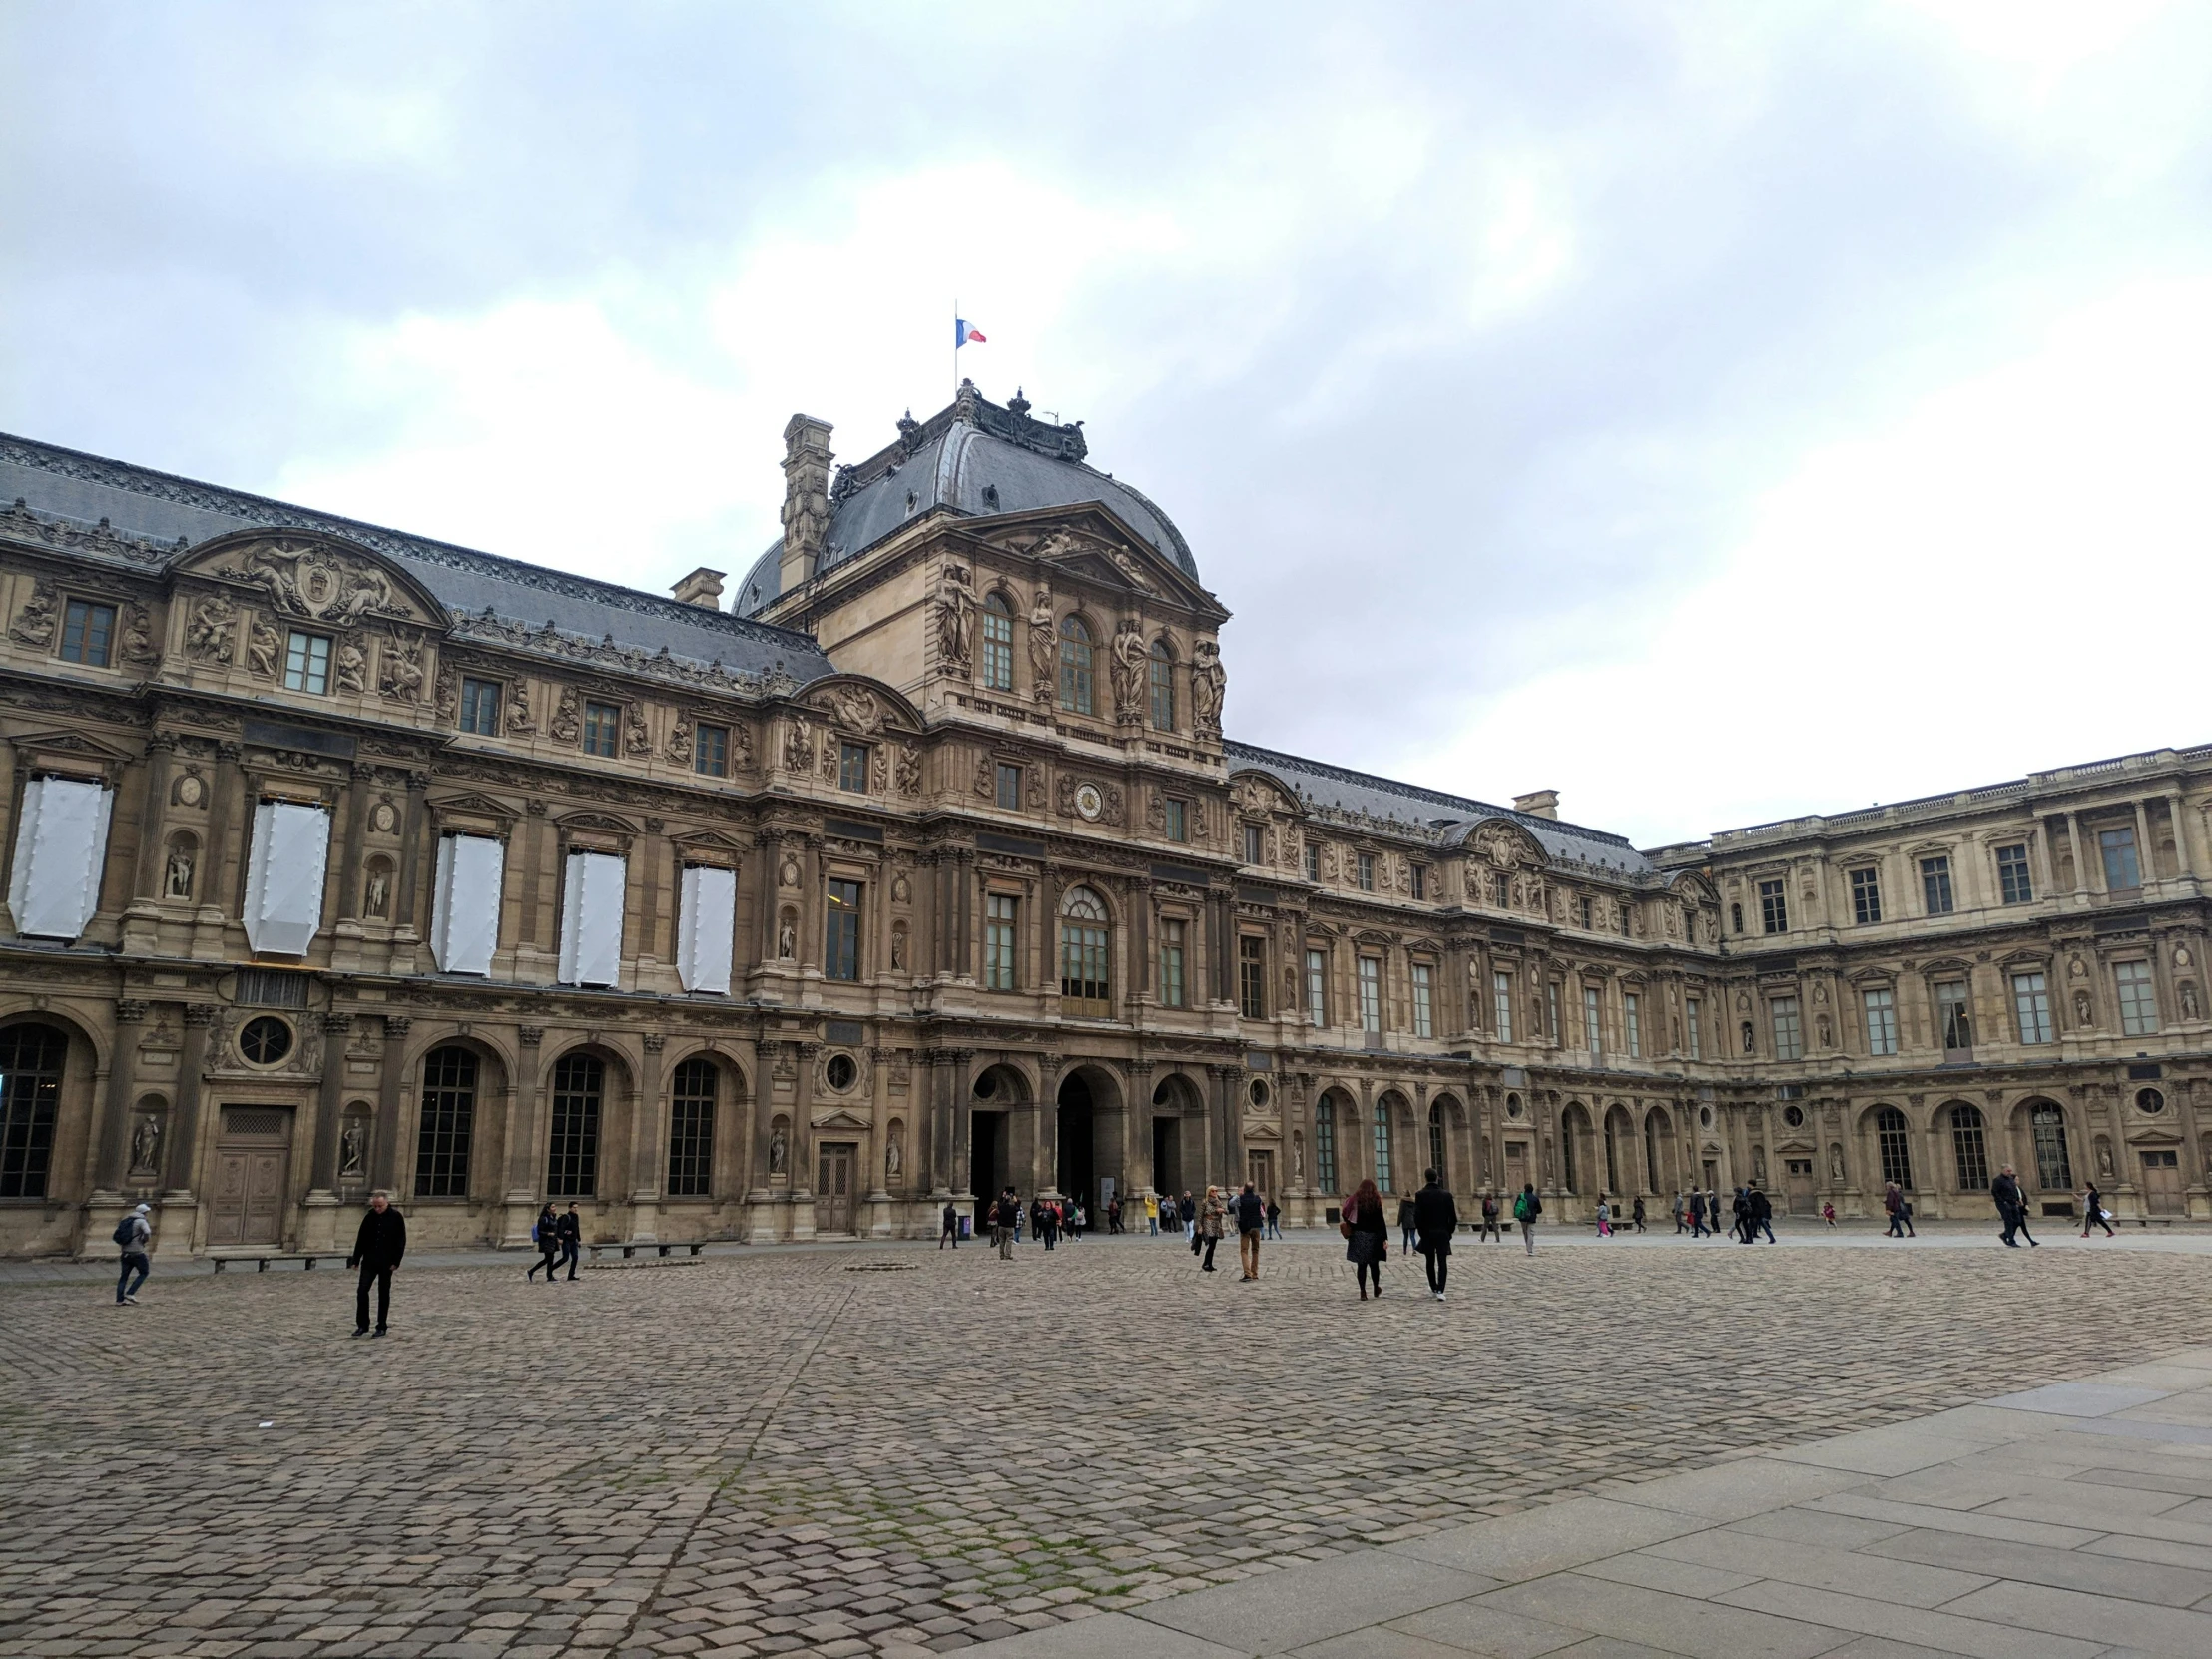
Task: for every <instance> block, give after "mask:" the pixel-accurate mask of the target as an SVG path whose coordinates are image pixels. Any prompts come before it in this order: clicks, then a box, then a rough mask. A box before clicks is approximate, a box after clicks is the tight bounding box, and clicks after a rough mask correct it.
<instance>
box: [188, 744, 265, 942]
mask: <svg viewBox="0 0 2212 1659" xmlns="http://www.w3.org/2000/svg"><path fill="white" fill-rule="evenodd" d="M215 753H216V763H215V777H214V779H213V781H212V782H211V783H210V785H209V796H208V844H207V847H206V849H205V854H204V856H205V860H206V863H207V866H208V875H207V879H206V880H205V881H203V882H202V883H201V884H200V894H201V904H202V906H203V907H205V908H212V909H214V910H216V911H217V912H218V913H219V914H220V915H223V916H228V915H229V914H230V913H231V911H232V908H233V906H234V905H235V904H236V902H237V895H238V890H239V889H238V886H237V885H236V883H235V882H234V880H233V871H234V870H236V869H241V868H243V867H244V865H245V862H246V851H245V849H244V848H243V847H242V848H241V849H240V850H239V852H238V853H237V855H236V859H235V861H234V856H233V853H232V846H231V840H232V830H233V821H234V820H238V819H241V818H243V819H244V821H245V825H246V829H247V832H248V834H249V835H250V834H251V832H252V826H253V822H254V803H253V802H251V801H248V800H246V799H244V796H245V790H246V779H245V776H244V774H243V773H242V772H241V771H240V769H239V757H240V754H241V751H240V749H239V746H238V745H237V744H235V743H219V744H217V745H216V750H215Z"/></svg>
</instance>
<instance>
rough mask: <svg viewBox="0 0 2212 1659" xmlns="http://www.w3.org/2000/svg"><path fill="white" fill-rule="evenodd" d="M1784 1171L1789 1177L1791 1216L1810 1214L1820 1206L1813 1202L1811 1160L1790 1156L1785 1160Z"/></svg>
mask: <svg viewBox="0 0 2212 1659" xmlns="http://www.w3.org/2000/svg"><path fill="white" fill-rule="evenodd" d="M1785 1173H1786V1174H1787V1175H1788V1177H1789V1188H1790V1209H1789V1213H1790V1214H1791V1215H1793V1216H1810V1215H1812V1214H1814V1213H1815V1212H1816V1211H1817V1210H1818V1209H1819V1208H1820V1206H1819V1205H1817V1204H1815V1203H1814V1202H1813V1160H1812V1159H1810V1158H1792V1159H1789V1160H1788V1161H1787V1164H1786V1166H1785Z"/></svg>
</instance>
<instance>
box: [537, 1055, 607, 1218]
mask: <svg viewBox="0 0 2212 1659" xmlns="http://www.w3.org/2000/svg"><path fill="white" fill-rule="evenodd" d="M606 1073H607V1068H606V1067H605V1065H603V1064H602V1063H601V1062H600V1061H599V1060H598V1059H597V1058H595V1057H594V1056H592V1055H589V1054H570V1055H567V1056H565V1057H563V1059H562V1060H561V1062H560V1063H559V1064H558V1065H556V1066H555V1067H554V1068H553V1128H552V1135H551V1137H550V1143H549V1146H548V1149H547V1161H546V1180H545V1190H546V1192H547V1194H548V1195H549V1196H551V1197H554V1198H590V1197H591V1196H593V1194H594V1193H596V1192H597V1191H598V1190H599V1102H600V1096H601V1094H602V1093H603V1092H604V1089H605V1085H606Z"/></svg>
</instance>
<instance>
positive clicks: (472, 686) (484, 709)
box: [461, 680, 499, 738]
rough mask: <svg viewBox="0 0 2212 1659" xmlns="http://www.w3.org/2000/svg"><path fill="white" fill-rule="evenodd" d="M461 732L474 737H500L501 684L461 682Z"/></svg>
mask: <svg viewBox="0 0 2212 1659" xmlns="http://www.w3.org/2000/svg"><path fill="white" fill-rule="evenodd" d="M461 730H462V731H464V732H466V733H469V734H470V735H471V736H473V737H479V738H496V737H498V736H499V682H498V681H497V680H463V681H462V682H461Z"/></svg>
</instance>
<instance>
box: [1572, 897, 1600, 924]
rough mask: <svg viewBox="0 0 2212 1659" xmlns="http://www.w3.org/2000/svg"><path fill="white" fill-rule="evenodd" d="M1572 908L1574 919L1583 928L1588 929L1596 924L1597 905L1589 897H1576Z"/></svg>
mask: <svg viewBox="0 0 2212 1659" xmlns="http://www.w3.org/2000/svg"><path fill="white" fill-rule="evenodd" d="M1574 908H1575V919H1576V920H1578V921H1580V922H1581V923H1582V925H1583V927H1584V928H1585V929H1589V928H1592V927H1595V926H1596V925H1597V905H1596V904H1595V903H1594V902H1592V901H1591V900H1590V899H1588V898H1578V899H1576V900H1575V901H1574Z"/></svg>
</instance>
